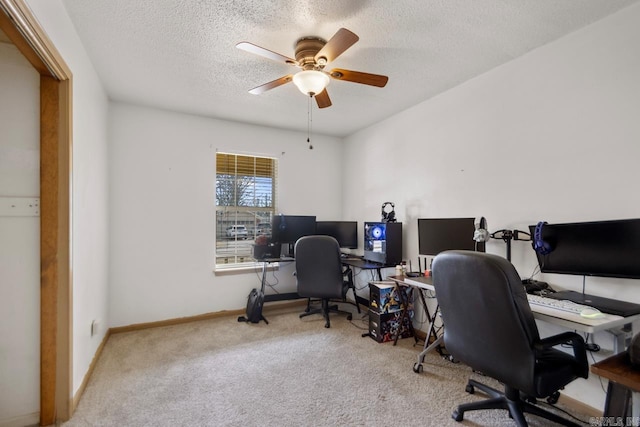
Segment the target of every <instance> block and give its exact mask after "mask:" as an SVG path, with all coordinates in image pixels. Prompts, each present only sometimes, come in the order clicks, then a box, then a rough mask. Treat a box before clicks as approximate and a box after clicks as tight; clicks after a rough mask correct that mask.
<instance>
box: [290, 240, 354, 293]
mask: <svg viewBox="0 0 640 427" xmlns="http://www.w3.org/2000/svg"><path fill="white" fill-rule="evenodd" d="M294 257H295V260H296V261H295V263H296V278H297V283H298V294H299V295H300V296H302V297H311V298H342V297H343V296H344V295H343V291H344V286H343V277H342V261H341V259H340V245H338V241H337V240H336V239H335V238H333V237H330V236H305V237H301V238H300V239H298V241H297V242H296V244H295V247H294Z"/></svg>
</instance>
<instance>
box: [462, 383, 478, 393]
mask: <svg viewBox="0 0 640 427" xmlns="http://www.w3.org/2000/svg"><path fill="white" fill-rule="evenodd" d="M464 391H466V392H467V393H469V394H473V393H475V392H476V390H475V388H474V387H473V386H472V385H471V384H467V386H466V387H465V388H464Z"/></svg>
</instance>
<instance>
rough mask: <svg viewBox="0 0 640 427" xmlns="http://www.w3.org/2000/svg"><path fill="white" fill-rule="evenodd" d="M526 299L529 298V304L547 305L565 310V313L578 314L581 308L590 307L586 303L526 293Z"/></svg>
mask: <svg viewBox="0 0 640 427" xmlns="http://www.w3.org/2000/svg"><path fill="white" fill-rule="evenodd" d="M527 299H528V300H529V304H530V305H538V306H542V307H547V308H551V309H554V310H560V311H565V312H567V313H573V314H577V315H580V313H581V312H582V310H584V309H586V308H591V307H590V306H588V305H582V304H577V303H575V302H573V301H569V300H560V299H552V298H547V297H542V296H540V295H532V294H527Z"/></svg>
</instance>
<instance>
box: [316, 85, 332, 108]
mask: <svg viewBox="0 0 640 427" xmlns="http://www.w3.org/2000/svg"><path fill="white" fill-rule="evenodd" d="M315 98H316V103H317V104H318V108H327V107H331V99H330V98H329V93H328V92H327V89H325V90H323V91H322V92H320V93H319V94H317V95H316V96H315Z"/></svg>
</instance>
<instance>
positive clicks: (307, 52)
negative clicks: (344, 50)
mask: <svg viewBox="0 0 640 427" xmlns="http://www.w3.org/2000/svg"><path fill="white" fill-rule="evenodd" d="M325 44H327V42H326V41H325V40H324V39H321V38H320V37H303V38H301V39H300V40H298V41H297V42H296V46H295V48H296V61H298V64H299V65H300V67H301V68H302V69H304V70H314V69H322V68H324V66H325V65H326V60H325V61H324V64H320V63H316V60H315V56H316V54H317V53H318V52H320V49H322V48H323V47H324V45H325Z"/></svg>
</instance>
